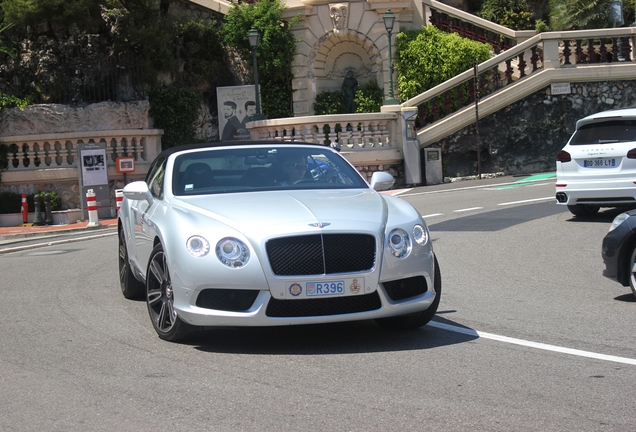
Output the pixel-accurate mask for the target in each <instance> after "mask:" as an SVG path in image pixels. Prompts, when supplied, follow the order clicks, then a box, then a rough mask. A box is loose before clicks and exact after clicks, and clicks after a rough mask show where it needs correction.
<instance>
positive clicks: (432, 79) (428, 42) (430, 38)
mask: <svg viewBox="0 0 636 432" xmlns="http://www.w3.org/2000/svg"><path fill="white" fill-rule="evenodd" d="M490 49H491V48H490V45H488V44H484V43H480V42H475V41H471V40H469V39H466V38H463V37H461V36H459V35H458V34H457V33H450V34H449V33H445V32H443V31H441V30H439V29H437V28H436V27H434V26H425V27H423V28H422V29H420V30H412V31H407V32H400V33H398V35H397V61H396V69H397V70H398V72H399V75H398V79H397V88H398V92H399V95H400V99H401V100H402V101H405V100H407V99H410V98H412V97H415V96H417V95H418V94H420V93H424V92H425V91H427V90H428V89H430V88H433V87H435V86H436V85H438V84H441V83H443V82H444V81H446V80H448V79H450V78H452V77H454V76H456V75H459V74H460V73H462V72H464V71H466V70H468V69H472V67H473V60H474V59H477V61H478V62H479V63H481V62H483V61H486V60H487V59H489V58H490Z"/></svg>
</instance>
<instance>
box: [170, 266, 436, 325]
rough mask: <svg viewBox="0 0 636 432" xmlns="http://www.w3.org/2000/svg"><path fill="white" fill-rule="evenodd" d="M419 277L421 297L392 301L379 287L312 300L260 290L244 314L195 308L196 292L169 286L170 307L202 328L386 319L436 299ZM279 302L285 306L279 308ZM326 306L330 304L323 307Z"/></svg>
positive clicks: (428, 281) (430, 285) (424, 306)
mask: <svg viewBox="0 0 636 432" xmlns="http://www.w3.org/2000/svg"><path fill="white" fill-rule="evenodd" d="M422 276H423V277H424V279H425V280H426V291H425V292H423V293H422V294H419V295H415V296H412V297H408V298H404V299H400V300H392V299H391V297H390V296H389V295H388V292H387V290H386V288H385V287H384V285H383V284H379V285H378V286H377V288H376V290H375V291H374V292H371V293H366V294H362V293H361V294H359V295H354V296H344V297H329V298H321V299H315V300H313V299H312V300H307V299H301V300H273V299H272V296H271V294H270V291H269V290H262V291H258V293H257V294H256V296H255V299H254V301H253V303H252V305H251V307H249V309H247V310H245V311H231V310H219V309H209V308H203V307H199V306H197V300H196V298H193V297H196V296H197V295H198V293H195V292H194V291H192V290H188V289H185V288H183V287H175V286H173V290H174V291H173V292H174V296H175V297H174V300H175V301H174V306H175V309H176V311H177V314H178V315H179V317H180V318H181V319H182V320H184V321H185V322H187V323H189V324H192V325H196V326H205V327H208V326H209V327H212V326H239V327H252V326H254V327H267V326H283V325H300V324H321V323H333V322H343V321H358V320H366V319H376V318H386V317H391V316H397V315H404V314H409V313H413V312H419V311H422V310H425V309H428V308H429V307H430V306H431V304H432V303H433V301H434V300H435V296H436V293H435V290H434V289H433V286H434V284H433V280H432V278H431V277H430V276H429V275H422ZM330 299H331V300H330ZM343 299H344V300H343ZM270 302H272V303H273V302H277V303H278V304H277V305H276V306H275V307H271V306H272V305H270ZM281 302H284V303H287V305H286V306H283V307H282V308H281V306H280V303H281ZM299 302H315V303H313V304H312V305H308V304H307V303H305V304H304V305H302V304H301V303H299ZM328 303H331V304H332V305H331V306H327V305H328ZM336 303H339V304H336ZM297 306H298V307H297ZM300 306H303V307H300ZM316 306H318V307H319V308H320V312H316V313H315V314H312V313H311V312H309V314H305V312H298V311H308V310H316V309H315V307H316ZM287 307H292V308H293V309H294V310H296V311H297V312H293V313H289V314H287V313H284V312H280V311H281V310H285V309H286V308H287ZM325 307H330V309H323V308H325ZM325 311H326V314H325ZM352 311H353V312H352ZM330 312H331V313H330ZM298 314H301V316H291V315H298ZM280 315H287V316H280Z"/></svg>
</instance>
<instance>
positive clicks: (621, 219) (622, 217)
mask: <svg viewBox="0 0 636 432" xmlns="http://www.w3.org/2000/svg"><path fill="white" fill-rule="evenodd" d="M627 219H629V213H621V214H619V215H618V216H616V217H615V218H614V220H613V221H612V224H611V225H610V227H609V230H610V231H614V230H615V229H616V228H618V227H619V225H620V224H622V223H623V222H625V221H626V220H627Z"/></svg>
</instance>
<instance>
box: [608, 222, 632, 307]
mask: <svg viewBox="0 0 636 432" xmlns="http://www.w3.org/2000/svg"><path fill="white" fill-rule="evenodd" d="M601 254H602V256H603V262H604V263H605V270H603V276H605V277H607V278H609V279H612V280H615V281H616V282H619V283H620V284H622V285H623V286H629V287H630V288H631V290H632V293H633V294H634V296H636V210H630V211H628V212H625V213H621V214H619V215H618V216H616V217H615V218H614V221H613V222H612V225H611V226H610V230H609V232H608V233H607V235H605V238H603V249H602V252H601Z"/></svg>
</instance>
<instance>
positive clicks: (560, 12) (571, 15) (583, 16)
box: [550, 0, 612, 31]
mask: <svg viewBox="0 0 636 432" xmlns="http://www.w3.org/2000/svg"><path fill="white" fill-rule="evenodd" d="M610 3H612V1H611V0H550V28H552V30H555V31H560V30H584V29H593V28H604V27H611V26H610V25H608V23H607V15H608V13H609V10H610Z"/></svg>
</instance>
